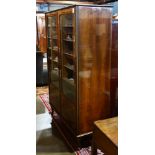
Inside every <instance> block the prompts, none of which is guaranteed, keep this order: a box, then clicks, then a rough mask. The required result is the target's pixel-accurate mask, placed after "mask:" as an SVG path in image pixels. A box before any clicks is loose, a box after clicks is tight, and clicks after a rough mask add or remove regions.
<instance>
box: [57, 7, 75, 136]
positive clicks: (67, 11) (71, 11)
mask: <svg viewBox="0 0 155 155" xmlns="http://www.w3.org/2000/svg"><path fill="white" fill-rule="evenodd" d="M67 14H73V22H72V23H73V36H74V38H73V40H74V41H73V64H74V66H75V68H74V80H75V81H74V84H75V104H76V105H74V106H75V109H76V120H75V121H76V133H78V111H77V109H78V107H77V92H78V91H77V87H78V85H77V49H76V38H77V37H76V18H77V17H76V7H71V8H66V9H63V10H59V11H58V19H59V30H60V34H59V36H60V41H59V42H60V54H61V58H62V59H63V51H62V49H61V48H62V47H61V25H60V17H61V15H67ZM61 68H62V70H61V72H62V71H63V62H61ZM61 79H63V75H62V73H61ZM62 89H63V86H62ZM61 93H63V92H62V91H61ZM61 95H62V94H61ZM61 103H62V104H63V97H61ZM66 125H67V123H66ZM73 133H75V131H74V132H73Z"/></svg>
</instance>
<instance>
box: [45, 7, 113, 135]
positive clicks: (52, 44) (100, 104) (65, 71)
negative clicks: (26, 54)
mask: <svg viewBox="0 0 155 155" xmlns="http://www.w3.org/2000/svg"><path fill="white" fill-rule="evenodd" d="M46 21H47V24H46V25H47V38H48V45H47V51H48V68H49V69H48V70H49V98H50V104H51V106H52V108H53V111H54V112H53V113H52V116H53V119H54V121H55V122H56V123H57V124H58V126H61V123H60V122H62V123H63V127H60V128H61V129H63V128H65V127H66V128H67V129H68V131H69V132H70V133H72V134H73V135H74V136H75V137H80V136H83V135H85V134H89V133H91V132H92V127H93V122H94V121H96V120H99V119H104V118H109V117H111V116H112V115H113V114H112V111H113V105H114V104H112V103H111V100H112V99H111V97H112V95H111V91H113V88H112V87H111V84H112V83H111V49H112V8H111V7H110V6H98V5H73V6H69V7H66V8H63V9H59V10H57V11H52V12H48V13H46Z"/></svg>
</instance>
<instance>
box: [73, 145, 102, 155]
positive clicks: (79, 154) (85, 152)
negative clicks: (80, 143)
mask: <svg viewBox="0 0 155 155" xmlns="http://www.w3.org/2000/svg"><path fill="white" fill-rule="evenodd" d="M75 154H76V155H91V146H89V147H87V148H81V149H79V150H78V151H75ZM97 155H104V153H103V152H101V150H99V149H97Z"/></svg>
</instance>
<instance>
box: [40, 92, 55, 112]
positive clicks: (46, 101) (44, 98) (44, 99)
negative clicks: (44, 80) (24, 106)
mask: <svg viewBox="0 0 155 155" xmlns="http://www.w3.org/2000/svg"><path fill="white" fill-rule="evenodd" d="M39 97H40V99H41V100H42V103H43V104H44V106H45V107H46V108H47V110H48V111H49V112H50V113H51V112H52V108H51V106H50V104H49V95H48V94H41V95H39Z"/></svg>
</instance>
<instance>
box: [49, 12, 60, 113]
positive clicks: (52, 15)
mask: <svg viewBox="0 0 155 155" xmlns="http://www.w3.org/2000/svg"><path fill="white" fill-rule="evenodd" d="M48 17H56V32H57V46H58V68H59V99H60V103H59V110H57V108H55V106H54V105H53V104H52V101H51V98H52V96H51V92H52V90H51V88H50V86H51V84H52V80H51V69H52V68H51V61H52V57H51V52H52V49H50V51H49V50H48V42H47V54H48V74H49V77H48V79H49V102H50V105H51V106H52V108H53V109H54V110H56V112H57V113H61V95H60V90H61V74H60V72H61V71H60V70H61V67H60V62H61V60H60V59H61V58H60V50H59V42H60V41H59V40H60V39H59V24H58V21H59V19H58V13H57V12H52V13H48V14H46V23H47V24H46V25H47V26H46V33H47V38H48ZM51 35H52V34H51ZM50 37H51V36H50ZM51 39H52V37H51ZM50 46H51V47H52V40H51V41H50Z"/></svg>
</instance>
